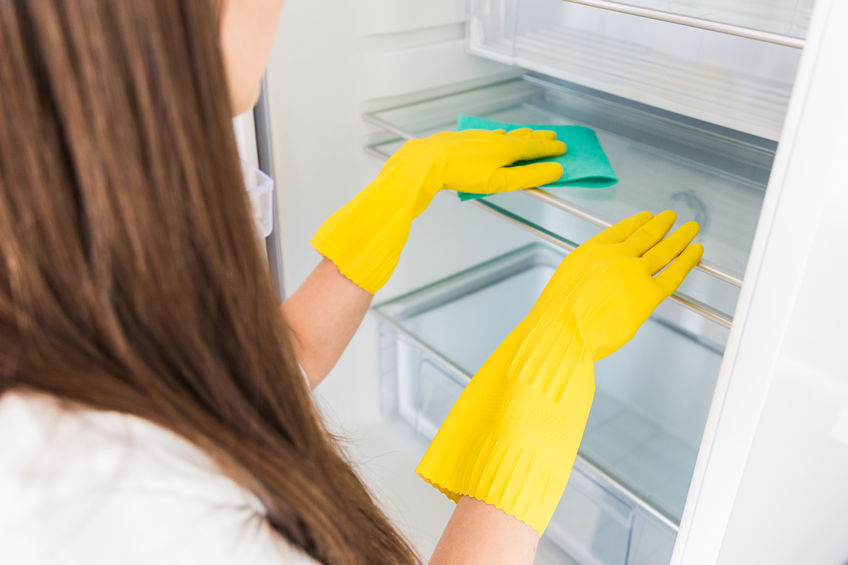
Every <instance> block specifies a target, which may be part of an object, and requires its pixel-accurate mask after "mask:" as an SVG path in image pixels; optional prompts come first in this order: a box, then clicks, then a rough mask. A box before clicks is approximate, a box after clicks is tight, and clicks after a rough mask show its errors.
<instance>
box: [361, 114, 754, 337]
mask: <svg viewBox="0 0 848 565" xmlns="http://www.w3.org/2000/svg"><path fill="white" fill-rule="evenodd" d="M362 119H363V121H365V122H367V123H370V124H371V125H374V126H377V127H379V128H382V129H384V130H386V131H389V132H391V133H394V134H395V135H398V136H400V137H401V138H402V139H405V140H410V139H415V138H416V137H417V136H416V135H415V134H413V133H410V132H409V131H406V130H404V129H403V128H399V127H397V126H396V125H395V124H392V123H390V122H388V121H386V120H384V119H382V118H380V117H378V116H376V115H374V114H373V113H371V112H368V113H365V114H363V115H362ZM378 145H379V144H378ZM364 149H365V152H366V153H368V154H369V155H371V156H373V157H376V158H378V159H383V160H385V159H387V158H388V156H387V155H386V154H385V153H383V152H382V151H380V150H378V149H376V148H375V147H374V146H373V145H366V146H365V147H364ZM524 192H525V193H527V194H530V195H531V196H533V197H534V198H538V199H539V200H542V201H544V202H545V203H546V204H549V205H551V206H554V207H556V208H558V209H560V210H562V211H563V212H567V213H569V214H571V215H572V216H575V217H577V218H580V219H582V220H586V221H588V222H591V223H593V224H595V225H597V226H600V227H609V226H610V225H611V224H610V223H609V222H606V221H604V220H602V219H601V218H598V217H596V216H594V215H592V214H591V213H589V212H587V211H585V210H582V209H579V208H577V207H575V206H572V205H569V204H567V203H565V202H563V201H561V200H559V199H557V198H554V197H553V196H551V195H549V194H547V193H546V192H544V191H542V190H540V189H539V188H531V189H527V190H525V191H524ZM517 223H518V225H521V226H522V227H525V229H530V228H529V227H528V226H526V225H524V224H522V223H521V222H517ZM530 231H533V230H532V229H530ZM695 268H696V269H698V270H700V271H703V272H704V273H706V274H708V275H710V276H711V277H714V278H717V279H719V280H722V281H725V282H728V283H730V284H732V285H734V286H736V287H741V286H742V282H743V280H742V279H740V278H739V277H735V276H733V275H732V274H730V273H728V272H725V271H723V270H721V269H719V268H717V267H715V266H714V265H712V264H710V263H704V262H701V263H698V264H697V265H696V266H695ZM684 304H686V303H685V302H684ZM708 317H710V318H711V319H714V320H715V321H718V322H719V323H722V324H724V325H728V326H729V321H730V319H729V318H727V317H725V316H722V315H717V317H713V316H708Z"/></svg>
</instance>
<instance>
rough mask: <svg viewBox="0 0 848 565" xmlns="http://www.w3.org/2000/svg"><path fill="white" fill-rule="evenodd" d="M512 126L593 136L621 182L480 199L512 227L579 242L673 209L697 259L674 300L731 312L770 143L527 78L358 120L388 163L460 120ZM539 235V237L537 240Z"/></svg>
mask: <svg viewBox="0 0 848 565" xmlns="http://www.w3.org/2000/svg"><path fill="white" fill-rule="evenodd" d="M460 113H467V114H472V115H476V116H480V117H485V118H489V119H493V120H499V121H506V122H519V123H542V124H544V123H550V124H579V125H586V126H589V127H591V128H593V129H594V130H595V131H596V132H597V133H598V137H599V139H600V140H601V143H602V145H603V147H604V150H605V151H606V153H607V155H608V156H609V159H610V162H611V163H612V165H613V168H615V170H616V172H617V173H618V176H619V178H620V179H621V180H620V182H619V183H618V184H617V185H616V186H613V187H610V188H603V189H582V188H554V189H539V190H528V191H524V192H522V193H519V194H502V195H496V196H490V197H487V198H486V199H485V201H487V203H488V204H490V205H491V206H490V208H501V209H505V210H507V211H508V212H510V213H511V214H512V215H513V216H514V219H515V220H516V221H517V222H518V223H524V224H525V225H526V226H527V227H529V228H531V229H532V228H534V227H538V228H541V229H542V230H543V231H544V232H546V233H548V234H550V236H551V237H550V238H546V239H549V240H551V239H553V240H558V241H560V242H563V243H567V242H571V243H574V244H580V243H582V242H584V241H585V240H586V239H588V238H589V237H591V236H592V235H593V234H595V233H597V231H598V229H599V227H602V226H607V225H611V224H612V223H615V222H616V221H618V220H620V219H622V218H625V217H627V216H630V215H632V214H635V213H636V212H639V211H641V210H651V211H653V212H658V211H660V210H663V209H665V208H672V209H674V210H675V211H677V213H678V216H679V222H680V223H682V222H685V221H688V220H696V221H698V222H699V223H700V224H701V233H700V235H699V236H698V240H699V241H701V242H702V243H703V244H704V248H705V256H704V260H703V261H702V263H701V265H700V266H699V269H698V272H697V273H695V274H694V275H693V276H692V277H690V279H689V280H688V281H687V284H686V285H685V286H684V287H683V288H681V289H680V294H682V295H684V297H687V298H690V299H693V300H694V301H695V302H698V303H703V304H705V305H706V307H707V310H709V311H711V312H714V313H716V314H717V315H718V317H719V318H722V319H724V320H725V321H729V320H730V319H731V317H732V312H733V310H734V308H735V304H736V298H737V294H738V288H737V287H738V286H741V282H742V278H743V274H744V270H745V265H746V264H747V260H748V253H749V251H750V248H751V242H752V241H753V236H754V231H755V229H756V225H757V221H758V218H759V213H760V208H761V206H762V201H763V197H764V194H765V186H766V183H767V182H768V176H769V172H770V169H771V163H772V160H773V158H774V150H775V144H774V143H773V142H770V141H767V140H764V139H762V138H755V137H753V136H748V135H744V134H738V133H737V132H731V131H729V130H726V129H723V128H718V127H716V126H714V125H711V124H706V123H703V122H696V121H694V120H691V119H688V118H683V117H681V116H674V115H671V114H668V113H666V112H662V111H657V110H655V109H651V108H647V107H644V106H641V105H635V104H633V103H630V102H628V101H624V100H621V99H617V98H613V97H610V96H606V95H602V94H599V93H596V92H589V91H586V89H583V88H581V87H578V86H576V85H568V84H564V83H558V82H557V83H555V82H551V81H549V80H543V79H540V78H539V77H537V76H533V75H528V76H525V77H523V78H519V79H514V80H509V81H504V82H499V83H495V84H490V85H487V86H483V87H479V88H475V89H471V90H465V91H461V92H457V93H454V94H450V95H446V96H440V97H436V98H431V99H428V100H424V101H421V102H418V103H414V104H407V105H404V106H400V107H396V108H390V109H387V110H383V111H379V112H373V113H369V114H366V115H365V116H364V119H365V120H366V121H367V122H369V123H372V124H374V125H376V126H378V127H380V128H381V129H382V130H384V131H385V132H386V134H385V135H386V137H384V138H383V139H382V140H380V141H379V142H378V143H375V144H372V145H370V146H369V147H368V148H367V150H368V152H369V153H371V154H373V155H375V156H377V157H379V158H384V159H385V158H388V156H389V155H391V154H392V153H393V152H394V151H395V150H396V149H397V148H398V147H400V145H402V144H403V142H404V141H405V140H406V139H410V138H413V137H423V136H427V135H430V134H432V133H435V132H438V131H444V130H449V129H455V127H456V119H457V116H458V114H460ZM537 233H538V232H537Z"/></svg>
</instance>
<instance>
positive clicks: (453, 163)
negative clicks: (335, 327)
mask: <svg viewBox="0 0 848 565" xmlns="http://www.w3.org/2000/svg"><path fill="white" fill-rule="evenodd" d="M563 153H565V144H564V143H562V142H561V141H556V134H554V132H552V131H532V130H530V129H528V128H524V129H519V130H514V131H511V132H509V133H508V134H507V133H504V131H503V130H498V131H487V130H466V131H461V132H443V133H437V134H436V135H433V136H431V137H428V138H424V139H413V140H411V141H408V142H407V143H406V144H404V146H403V147H401V148H400V149H399V150H398V151H397V152H396V153H395V154H394V155H392V157H391V158H390V159H389V160H388V162H387V163H386V165H385V166H384V167H383V170H382V171H381V172H380V174H379V176H378V177H377V179H376V180H375V181H374V182H372V183H371V184H369V185H368V186H367V187H365V189H364V190H362V192H360V193H359V194H358V195H357V196H356V197H354V199H353V200H351V201H350V202H348V203H347V204H346V205H345V206H343V207H342V208H341V209H340V210H339V211H338V212H336V213H335V214H333V215H332V216H331V217H330V218H329V219H328V220H327V221H326V222H324V224H323V225H322V226H321V227H320V228H319V229H318V232H317V233H316V234H315V237H313V238H312V245H313V247H315V249H316V250H317V251H318V252H319V253H321V254H322V255H324V256H325V257H327V258H328V259H330V260H331V261H332V262H333V263H335V265H336V267H337V268H338V269H339V271H340V272H341V273H342V274H343V275H345V276H346V277H347V278H349V279H350V280H352V281H353V282H354V283H356V284H357V285H358V286H360V287H361V288H363V289H365V290H367V291H368V292H370V293H372V294H374V293H375V292H376V291H377V290H378V289H380V287H382V286H383V285H384V284H385V283H386V281H387V280H388V279H389V277H390V276H391V274H392V271H393V270H394V268H395V266H396V265H397V262H398V260H399V258H400V252H401V250H402V249H403V246H404V244H405V243H406V240H407V238H408V237H409V228H410V226H411V225H412V220H414V219H415V218H416V217H417V216H418V215H419V214H421V212H423V211H424V210H425V209H426V208H427V206H428V205H429V204H430V201H431V200H432V199H433V197H434V196H435V195H436V193H437V192H438V191H440V190H442V189H448V190H463V191H465V192H475V193H490V192H505V191H510V190H519V189H522V188H531V187H534V186H539V185H542V184H546V183H549V182H553V181H555V180H557V179H558V178H560V177H561V176H562V166H560V165H559V164H557V163H534V164H531V165H523V166H516V167H509V165H512V164H513V163H515V162H516V161H522V160H528V159H539V158H542V157H550V156H554V155H562V154H563Z"/></svg>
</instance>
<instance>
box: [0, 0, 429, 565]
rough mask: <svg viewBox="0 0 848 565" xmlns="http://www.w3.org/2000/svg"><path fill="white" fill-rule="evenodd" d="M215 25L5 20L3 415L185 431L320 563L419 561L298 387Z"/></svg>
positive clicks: (85, 17) (82, 13) (0, 301)
mask: <svg viewBox="0 0 848 565" xmlns="http://www.w3.org/2000/svg"><path fill="white" fill-rule="evenodd" d="M215 4H216V3H215V2H211V1H209V0H196V1H195V0H185V1H181V0H120V1H114V0H3V1H2V2H0V352H2V354H1V355H2V357H0V394H2V393H3V392H4V391H6V390H12V389H20V390H34V391H40V392H46V393H49V394H51V395H53V396H55V397H57V398H60V399H63V400H67V401H72V402H73V403H77V404H81V405H83V406H86V407H90V408H94V409H102V410H115V411H121V412H125V413H130V414H134V415H137V416H140V417H142V418H145V419H147V420H149V421H152V422H154V423H156V424H158V425H161V426H164V427H166V428H168V429H170V430H172V431H174V432H175V433H177V434H179V435H181V436H183V437H185V438H187V439H189V440H190V441H192V442H193V443H195V444H196V445H198V446H199V447H201V448H202V449H203V450H205V451H206V452H207V453H208V454H209V455H210V456H211V457H212V458H213V459H214V460H215V461H216V462H217V463H218V465H219V466H220V467H221V469H222V470H223V471H224V472H226V473H228V474H229V475H230V476H232V477H233V478H234V479H235V480H237V481H239V482H240V483H241V484H243V485H245V486H246V487H247V488H249V489H251V490H252V491H253V492H254V493H255V494H256V495H257V496H258V497H259V499H260V500H261V501H263V504H264V505H265V506H266V509H267V520H268V521H269V523H270V524H271V526H272V527H273V528H274V529H275V530H277V531H278V532H279V533H280V534H281V535H283V536H285V538H287V539H288V540H289V541H290V542H291V543H293V544H295V545H297V546H299V547H301V548H303V549H304V550H305V551H306V552H307V553H309V554H310V555H312V556H313V557H315V558H316V559H318V560H319V561H322V562H325V563H364V562H368V563H405V562H413V561H416V558H415V556H414V555H413V553H412V551H411V550H410V549H409V547H408V545H407V544H406V543H405V542H404V541H403V540H402V538H401V537H400V536H399V535H398V534H397V533H396V532H395V531H394V530H393V529H392V527H391V526H390V525H389V524H388V522H387V520H386V518H385V517H384V515H383V514H382V513H381V512H380V510H379V509H378V508H377V507H376V506H375V504H374V503H373V501H372V499H371V497H370V496H369V494H368V492H367V491H366V489H365V487H364V486H363V485H362V483H361V482H360V480H359V479H358V478H357V477H356V475H355V474H354V472H353V471H352V470H351V468H350V466H349V465H348V464H347V463H346V461H345V460H344V458H343V457H342V456H341V455H340V453H339V451H338V448H337V447H336V445H335V444H334V441H333V440H332V438H331V437H330V436H329V435H328V434H327V432H326V430H325V429H324V427H323V425H322V423H321V421H320V418H319V417H318V415H317V413H316V410H315V408H314V405H313V403H312V400H311V397H310V395H309V391H308V389H307V386H306V384H305V382H304V379H303V378H302V376H301V375H300V374H299V371H298V369H297V364H296V361H295V359H294V357H293V354H292V347H291V346H290V344H289V341H288V334H287V328H286V326H285V324H284V321H283V319H282V315H281V313H280V310H279V304H278V303H277V299H276V296H275V294H274V290H273V286H272V283H271V277H270V275H269V272H268V268H267V264H266V261H265V260H264V257H263V255H262V253H261V250H260V247H259V245H258V242H257V238H256V234H255V232H254V228H253V225H252V222H251V215H250V213H249V204H248V201H247V198H246V195H245V190H244V185H243V180H242V177H241V169H240V164H239V161H238V156H237V151H236V147H235V142H234V138H233V132H232V126H231V121H230V100H229V98H228V95H227V85H226V81H225V73H224V69H223V64H222V56H221V52H220V45H219V8H216V6H215Z"/></svg>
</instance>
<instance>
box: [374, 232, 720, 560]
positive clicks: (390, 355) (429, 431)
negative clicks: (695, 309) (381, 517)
mask: <svg viewBox="0 0 848 565" xmlns="http://www.w3.org/2000/svg"><path fill="white" fill-rule="evenodd" d="M562 258H563V255H562V254H561V253H560V252H559V251H558V250H555V249H553V248H551V247H549V246H546V245H544V244H533V245H530V246H525V247H523V248H520V249H517V250H515V251H513V252H511V253H508V254H506V255H503V256H501V257H498V258H496V259H493V260H491V261H489V262H487V263H484V264H482V265H478V266H476V267H472V268H470V269H468V270H466V271H463V272H462V273H459V274H457V275H454V276H452V277H449V278H447V279H444V280H442V281H439V282H436V283H434V284H432V285H429V286H427V287H424V288H422V289H420V290H417V291H414V292H412V293H409V294H407V295H404V296H401V297H399V298H396V299H394V300H391V301H388V302H386V303H383V304H380V305H378V306H376V307H375V309H374V311H375V312H376V313H377V315H378V316H379V317H380V321H381V328H380V335H381V337H380V372H381V381H382V384H381V389H382V391H383V398H384V402H383V406H384V411H387V412H389V413H392V414H397V415H398V416H399V417H400V418H402V419H404V420H406V421H407V422H408V423H409V424H410V425H412V426H413V428H414V429H415V430H416V431H417V432H418V433H419V434H421V435H422V436H424V437H425V438H427V439H431V438H432V437H433V436H434V435H435V432H436V430H437V429H438V427H439V426H440V425H441V423H442V421H443V420H444V418H445V417H446V416H447V413H448V412H449V411H450V408H451V407H452V406H453V404H454V402H455V401H456V398H457V397H458V396H459V394H460V393H461V391H462V389H463V387H464V386H465V385H466V384H467V383H468V380H469V379H470V377H471V375H473V374H474V373H475V372H476V370H477V369H478V368H479V367H480V366H481V365H482V364H483V362H484V361H485V360H486V358H487V357H488V356H489V355H490V354H491V352H492V351H494V349H495V348H496V347H497V345H498V344H499V343H500V342H501V341H502V340H503V339H504V338H505V337H506V335H507V334H508V333H509V332H510V331H511V330H512V329H513V328H514V327H515V326H516V325H517V324H518V323H519V322H520V320H521V319H522V318H523V317H524V316H525V315H526V313H527V311H529V309H530V307H531V305H532V304H533V302H534V301H535V300H536V298H537V297H538V295H539V293H540V292H541V290H542V288H544V286H545V284H546V283H547V281H548V280H549V278H550V276H551V274H552V273H553V271H554V269H555V268H556V266H557V265H559V263H560V262H561V261H562ZM664 307H666V308H670V309H673V310H678V312H677V314H678V315H682V316H687V315H688V316H690V317H692V316H693V314H692V313H691V312H688V311H685V310H683V309H682V308H680V307H679V306H675V305H674V304H673V303H669V302H666V303H665V304H664ZM714 330H715V331H718V332H721V331H722V328H718V327H717V328H714ZM708 334H709V332H702V334H700V335H698V334H692V333H690V332H686V331H681V330H680V329H679V328H677V327H673V326H671V325H670V324H668V323H666V322H665V321H664V318H663V317H662V315H655V316H654V317H652V318H651V319H650V320H649V321H648V322H647V323H646V324H645V325H644V326H643V327H642V329H640V331H639V332H638V333H637V335H636V337H635V338H634V339H633V341H632V342H631V343H629V344H628V345H626V346H625V347H624V348H622V349H621V350H620V351H618V352H617V353H615V354H613V355H612V356H610V357H608V358H607V359H604V360H603V361H601V362H598V363H596V364H595V382H596V395H595V398H594V402H593V405H592V410H591V412H590V415H589V421H588V423H587V427H586V432H585V434H584V437H583V441H582V443H581V446H580V451H579V455H578V461H577V463H576V464H575V470H574V472H573V473H572V477H571V479H570V481H569V485H568V487H567V489H566V493H565V496H564V497H563V499H562V502H561V503H560V506H559V508H558V509H557V512H556V514H555V516H554V520H553V521H552V523H551V526H550V527H549V529H548V532H547V533H546V536H547V537H548V538H549V539H552V540H553V541H554V542H555V543H557V544H558V545H560V546H561V547H563V548H564V549H566V551H568V552H569V553H571V554H572V555H573V556H575V557H576V558H578V559H579V560H580V562H592V563H610V564H618V563H621V564H624V563H662V562H668V560H669V558H670V554H671V549H672V547H673V544H674V538H675V532H676V529H677V525H678V523H679V520H680V516H681V514H682V511H683V506H684V504H685V501H686V495H687V493H688V488H689V482H690V480H691V476H692V471H693V468H694V463H695V459H696V457H697V452H698V447H699V445H700V440H701V435H702V434H703V429H704V425H705V422H706V418H707V413H708V411H709V405H710V401H711V398H712V392H713V389H714V386H715V379H716V376H717V374H718V370H719V365H720V363H721V358H722V351H723V347H724V343H725V342H726V337H727V333H726V330H725V331H724V333H723V335H722V336H721V337H720V338H719V340H718V341H717V342H712V341H711V340H709V339H707V338H706V337H705V336H707V335H708Z"/></svg>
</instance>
